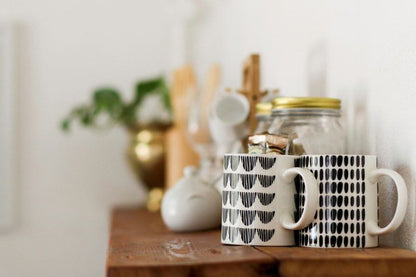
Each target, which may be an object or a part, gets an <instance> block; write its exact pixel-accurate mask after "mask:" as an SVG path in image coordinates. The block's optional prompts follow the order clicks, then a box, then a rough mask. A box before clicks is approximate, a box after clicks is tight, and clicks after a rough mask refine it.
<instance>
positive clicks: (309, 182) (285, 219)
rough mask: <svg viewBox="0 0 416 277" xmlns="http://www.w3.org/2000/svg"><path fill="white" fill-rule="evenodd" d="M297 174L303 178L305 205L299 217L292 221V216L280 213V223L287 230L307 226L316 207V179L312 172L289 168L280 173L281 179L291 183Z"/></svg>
mask: <svg viewBox="0 0 416 277" xmlns="http://www.w3.org/2000/svg"><path fill="white" fill-rule="evenodd" d="M297 175H300V176H301V177H302V178H303V182H304V184H305V207H304V209H303V213H302V215H301V217H300V219H299V220H298V221H297V222H294V220H293V218H292V216H290V215H288V214H285V215H282V217H281V220H280V224H281V225H282V226H283V227H284V228H286V229H289V230H300V229H303V228H305V227H306V226H308V225H309V224H310V223H311V222H312V221H313V220H314V216H315V213H316V210H317V208H318V181H316V179H315V177H314V176H313V174H312V172H310V171H309V170H306V169H303V168H289V169H287V170H285V171H284V172H283V174H282V176H283V180H284V181H286V182H288V183H289V184H290V185H293V183H292V182H291V181H292V180H293V179H294V178H295V177H296V176H297Z"/></svg>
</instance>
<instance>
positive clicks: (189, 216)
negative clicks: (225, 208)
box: [162, 166, 221, 232]
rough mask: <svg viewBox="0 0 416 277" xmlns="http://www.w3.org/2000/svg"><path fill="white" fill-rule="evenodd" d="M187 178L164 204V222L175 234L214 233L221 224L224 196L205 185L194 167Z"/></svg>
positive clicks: (180, 181)
mask: <svg viewBox="0 0 416 277" xmlns="http://www.w3.org/2000/svg"><path fill="white" fill-rule="evenodd" d="M184 175H185V176H184V178H182V179H181V180H179V181H178V183H176V184H175V186H173V187H172V188H171V189H169V190H168V191H167V192H166V193H165V196H164V197H163V200H162V218H163V221H164V222H165V224H166V226H168V228H169V229H171V230H172V231H175V232H191V231H200V230H206V229H211V228H215V227H218V226H220V224H221V195H220V194H219V193H218V190H217V189H216V188H215V186H213V185H211V184H207V183H205V182H203V181H202V180H201V179H200V178H199V177H198V171H197V170H196V169H195V168H194V167H191V166H188V167H186V168H185V169H184Z"/></svg>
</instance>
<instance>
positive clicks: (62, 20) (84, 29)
mask: <svg viewBox="0 0 416 277" xmlns="http://www.w3.org/2000/svg"><path fill="white" fill-rule="evenodd" d="M162 4H163V3H162V1H137V0H124V1H115V0H106V1H94V0H77V1H74V0H71V1H49V0H37V1H32V0H11V1H0V18H9V19H13V20H14V21H15V22H16V24H17V25H18V33H17V35H18V39H19V41H18V45H19V49H18V53H17V54H18V66H19V73H18V78H19V80H18V87H19V89H18V95H17V96H18V113H19V118H18V122H19V126H18V128H19V138H20V139H19V142H18V143H19V153H18V158H19V168H18V170H19V179H20V186H19V188H18V189H19V193H18V198H19V199H18V205H19V209H20V217H19V220H18V222H17V226H16V227H15V228H14V229H13V230H10V231H9V232H8V233H0V276H5V277H6V276H13V277H19V276H104V272H105V253H106V247H107V236H108V224H109V216H110V209H111V207H112V206H113V205H125V204H126V205H128V204H137V205H138V204H140V203H143V201H144V193H143V189H142V188H140V187H139V185H138V184H137V182H136V180H135V179H134V177H133V176H132V175H131V174H130V172H129V169H128V168H127V166H126V164H125V160H124V150H125V147H126V143H127V136H126V135H125V133H124V130H122V129H117V130H112V131H110V132H108V133H107V132H102V133H93V132H91V131H88V130H83V129H81V128H74V130H73V131H72V133H71V134H70V135H64V134H63V133H62V132H61V131H60V130H59V121H60V120H61V119H62V117H63V116H64V115H65V114H66V113H67V112H68V111H69V109H70V108H71V107H72V106H73V105H75V104H78V103H80V102H82V101H86V100H88V98H89V96H90V93H91V91H92V89H93V88H94V87H96V86H98V85H103V84H111V85H115V86H116V87H118V88H120V89H122V90H123V91H124V95H125V96H126V97H129V96H130V95H131V93H132V90H133V85H134V82H135V81H136V80H138V79H139V78H143V77H148V76H153V75H154V74H160V73H164V70H165V69H166V65H167V62H166V61H167V60H168V59H169V57H170V53H169V48H168V47H166V45H167V41H168V40H167V39H168V38H169V36H168V35H169V29H168V22H167V21H166V19H165V16H164V15H163V9H162Z"/></svg>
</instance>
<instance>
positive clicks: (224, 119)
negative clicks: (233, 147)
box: [209, 92, 250, 144]
mask: <svg viewBox="0 0 416 277" xmlns="http://www.w3.org/2000/svg"><path fill="white" fill-rule="evenodd" d="M249 112H250V103H249V102H248V101H247V99H246V98H245V97H244V96H243V95H241V94H239V93H236V92H235V93H227V94H222V95H221V96H219V97H218V98H217V99H214V101H213V103H212V106H211V111H210V118H209V128H210V131H211V135H212V138H213V139H214V141H215V142H217V143H223V144H224V143H225V144H227V143H234V142H235V141H237V140H239V139H241V138H244V137H245V136H247V135H248V123H247V121H246V119H247V117H248V114H249Z"/></svg>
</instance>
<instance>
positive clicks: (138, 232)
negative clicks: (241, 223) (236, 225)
mask: <svg viewBox="0 0 416 277" xmlns="http://www.w3.org/2000/svg"><path fill="white" fill-rule="evenodd" d="M230 272H232V273H233V274H236V275H234V276H276V274H277V267H276V265H275V264H274V260H273V258H271V257H270V256H268V255H267V254H264V253H262V252H260V251H258V250H256V249H254V248H252V247H245V246H236V247H230V246H225V245H222V244H221V241H220V233H219V231H218V230H213V231H206V232H196V233H183V234H178V233H172V232H170V231H169V230H167V228H166V227H165V225H164V224H163V222H162V220H161V218H160V215H159V213H150V212H147V211H143V210H124V211H123V210H118V211H115V212H114V214H113V221H112V228H111V237H110V245H109V248H108V253H107V276H111V277H114V276H230Z"/></svg>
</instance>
